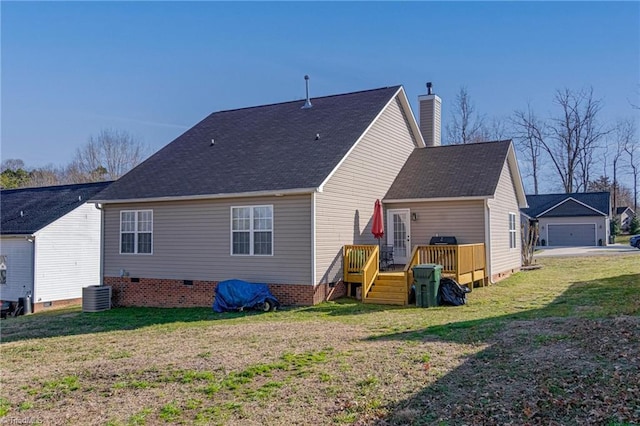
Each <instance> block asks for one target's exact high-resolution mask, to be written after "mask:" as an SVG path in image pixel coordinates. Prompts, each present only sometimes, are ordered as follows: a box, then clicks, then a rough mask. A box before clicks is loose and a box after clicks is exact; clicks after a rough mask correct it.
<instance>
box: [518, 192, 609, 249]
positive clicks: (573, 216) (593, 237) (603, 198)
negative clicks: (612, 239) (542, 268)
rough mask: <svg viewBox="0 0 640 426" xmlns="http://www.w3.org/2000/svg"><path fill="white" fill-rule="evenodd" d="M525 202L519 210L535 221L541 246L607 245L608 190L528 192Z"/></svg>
mask: <svg viewBox="0 0 640 426" xmlns="http://www.w3.org/2000/svg"><path fill="white" fill-rule="evenodd" d="M527 202H528V204H529V208H526V209H523V210H522V213H523V214H524V215H526V216H527V217H529V218H530V219H534V220H537V221H538V231H539V244H540V245H543V246H544V245H546V246H596V245H607V243H608V241H609V222H610V218H609V212H611V197H610V194H609V192H582V193H571V194H543V195H527Z"/></svg>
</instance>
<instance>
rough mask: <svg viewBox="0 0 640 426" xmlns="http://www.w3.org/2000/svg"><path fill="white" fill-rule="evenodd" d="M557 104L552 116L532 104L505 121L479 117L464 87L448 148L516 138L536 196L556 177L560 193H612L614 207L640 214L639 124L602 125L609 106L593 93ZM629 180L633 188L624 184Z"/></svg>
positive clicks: (566, 96) (567, 94)
mask: <svg viewBox="0 0 640 426" xmlns="http://www.w3.org/2000/svg"><path fill="white" fill-rule="evenodd" d="M552 105H553V107H554V109H555V110H554V111H553V112H552V113H550V114H549V115H548V116H546V117H542V116H541V115H540V114H539V113H537V112H536V111H534V109H533V108H532V107H531V105H530V104H529V105H527V107H526V109H522V110H516V111H514V112H513V114H512V115H511V116H510V117H507V118H505V119H496V118H493V119H491V120H488V119H487V118H486V117H485V116H483V115H481V114H479V113H477V112H476V109H475V105H474V103H473V102H472V101H471V98H470V96H469V94H468V92H467V90H466V88H465V87H462V88H460V90H459V92H458V94H457V96H456V98H455V100H454V103H453V109H452V116H451V119H450V121H449V124H448V125H447V126H446V132H445V134H446V140H445V143H446V144H458V143H463V144H464V143H475V142H482V141H490V140H500V139H507V138H509V139H513V140H514V142H515V144H516V148H517V150H518V157H519V160H520V164H521V166H522V173H523V175H524V176H523V177H524V178H526V179H528V181H530V183H531V186H532V187H533V188H532V189H533V192H532V193H533V194H539V193H541V192H542V188H541V186H542V185H541V181H542V179H543V176H549V175H550V176H551V177H552V179H553V181H554V182H557V183H558V184H559V185H558V186H557V191H558V192H565V193H572V192H594V191H609V192H610V193H611V194H612V204H613V207H622V206H629V207H632V208H633V210H634V211H635V212H637V211H638V184H639V178H640V164H639V163H640V161H639V160H640V143H639V142H638V133H637V126H636V123H635V122H634V121H633V120H632V119H630V118H623V119H620V120H619V121H618V122H616V123H613V124H604V123H602V122H601V119H600V118H601V112H602V108H603V102H602V100H601V99H598V98H596V97H595V96H594V91H593V88H589V89H581V90H570V89H561V90H556V92H555V95H554V97H553V99H552ZM629 108H630V110H631V111H633V110H638V109H639V107H638V106H636V105H629ZM505 136H509V137H505ZM625 176H626V177H627V178H628V179H627V180H628V181H630V182H631V186H630V187H627V186H625V185H623V184H622V183H621V178H623V177H625ZM623 180H624V179H623ZM554 190H555V189H554Z"/></svg>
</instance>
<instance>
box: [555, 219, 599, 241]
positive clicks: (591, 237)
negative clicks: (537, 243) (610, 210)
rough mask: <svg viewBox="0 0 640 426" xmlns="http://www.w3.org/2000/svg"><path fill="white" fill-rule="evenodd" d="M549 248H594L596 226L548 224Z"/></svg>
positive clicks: (585, 224) (592, 224) (586, 224)
mask: <svg viewBox="0 0 640 426" xmlns="http://www.w3.org/2000/svg"><path fill="white" fill-rule="evenodd" d="M548 229H549V242H548V245H550V246H595V245H596V225H595V224H594V223H591V224H589V223H581V224H573V225H568V224H558V225H553V224H549V226H548Z"/></svg>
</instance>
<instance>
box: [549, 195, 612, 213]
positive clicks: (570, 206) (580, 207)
mask: <svg viewBox="0 0 640 426" xmlns="http://www.w3.org/2000/svg"><path fill="white" fill-rule="evenodd" d="M575 216H606V215H605V214H604V213H603V212H601V211H598V210H596V209H594V208H593V207H591V206H588V205H586V204H584V203H581V202H580V201H578V200H576V199H574V198H571V197H569V198H567V199H565V200H563V201H561V202H560V203H558V204H556V205H555V206H553V207H551V208H549V209H547V210H545V211H543V212H542V213H540V214H538V217H575Z"/></svg>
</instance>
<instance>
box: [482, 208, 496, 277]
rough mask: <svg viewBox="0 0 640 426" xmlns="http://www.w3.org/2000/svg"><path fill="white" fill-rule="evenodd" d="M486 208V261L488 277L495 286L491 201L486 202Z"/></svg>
mask: <svg viewBox="0 0 640 426" xmlns="http://www.w3.org/2000/svg"><path fill="white" fill-rule="evenodd" d="M484 207H485V208H484V241H485V243H484V244H485V253H484V256H485V259H484V261H485V264H486V265H487V275H489V283H491V284H495V283H494V281H493V265H492V264H491V208H490V207H489V199H485V200H484Z"/></svg>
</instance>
